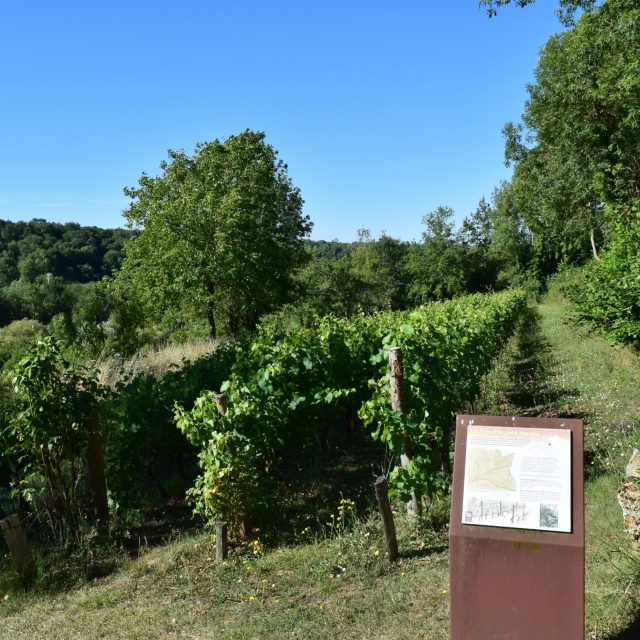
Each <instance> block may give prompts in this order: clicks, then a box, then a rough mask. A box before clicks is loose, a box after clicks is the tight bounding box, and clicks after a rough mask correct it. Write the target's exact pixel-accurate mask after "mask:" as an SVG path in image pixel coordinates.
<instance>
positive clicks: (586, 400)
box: [0, 298, 640, 640]
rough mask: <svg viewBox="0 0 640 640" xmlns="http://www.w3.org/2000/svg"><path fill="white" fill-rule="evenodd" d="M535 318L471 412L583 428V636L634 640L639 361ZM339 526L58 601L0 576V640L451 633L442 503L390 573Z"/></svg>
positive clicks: (207, 545)
mask: <svg viewBox="0 0 640 640" xmlns="http://www.w3.org/2000/svg"><path fill="white" fill-rule="evenodd" d="M538 311H539V314H538V316H537V317H534V316H532V317H531V318H529V319H528V320H527V322H525V324H524V325H523V327H522V330H521V331H520V333H519V335H518V336H517V338H515V339H514V340H513V341H512V342H511V343H510V345H509V348H508V349H507V351H506V352H505V354H504V356H503V357H501V358H500V361H499V362H498V363H497V366H496V368H495V371H494V372H493V373H492V375H491V376H489V377H488V378H487V380H486V381H485V385H484V396H483V399H482V401H481V402H480V403H479V404H478V406H477V411H478V412H482V413H502V414H521V415H522V414H527V415H534V414H535V415H547V416H555V415H572V416H580V417H583V418H584V419H585V423H586V426H587V446H588V449H589V464H588V465H587V466H588V469H587V472H588V482H587V486H586V496H587V512H586V518H587V532H588V533H587V536H588V540H587V545H588V547H587V632H588V633H587V637H588V638H589V639H590V640H591V639H592V640H595V639H603V640H604V639H607V640H631V639H636V640H637V638H638V637H640V626H639V623H638V620H640V617H638V615H637V614H638V610H637V603H638V602H640V590H639V580H638V578H639V576H640V562H639V561H638V559H637V557H634V556H633V554H632V553H631V551H630V546H629V544H628V541H627V540H626V538H625V536H624V532H623V530H622V520H621V515H620V509H619V507H618V505H617V502H616V496H615V490H616V487H617V485H618V483H619V481H620V477H621V474H620V470H621V469H622V468H623V466H624V463H625V462H626V459H627V458H628V455H629V452H630V447H631V445H632V442H633V439H634V434H635V435H636V442H637V440H638V438H637V435H638V434H639V433H640V428H639V427H640V393H638V390H639V389H640V364H639V363H638V359H637V358H636V357H635V356H634V355H632V354H631V353H629V352H627V351H624V350H618V349H615V348H612V347H611V346H610V345H609V344H608V343H607V342H606V341H605V340H603V339H601V338H599V337H597V336H594V335H590V334H588V333H586V332H585V331H582V330H577V329H575V328H574V327H572V326H570V325H567V324H565V323H564V322H563V310H562V307H561V304H560V302H559V301H558V300H557V299H555V298H547V299H546V300H545V301H544V302H543V303H542V304H541V305H539V309H538ZM337 507H338V505H336V508H337ZM343 513H344V512H343ZM339 515H340V512H338V511H336V517H338V516H339ZM345 518H346V520H347V521H348V522H349V525H348V526H344V527H342V526H340V525H338V526H335V525H329V524H326V523H321V524H322V525H323V526H325V534H326V535H324V536H318V538H317V539H315V540H306V539H305V534H304V532H302V533H301V534H300V536H299V538H300V543H299V544H298V545H297V546H290V547H284V548H280V549H275V550H272V551H267V552H266V553H265V554H264V555H261V554H258V556H257V557H256V556H253V555H252V554H251V553H250V551H247V553H246V554H245V555H244V556H238V557H236V558H232V559H231V560H230V561H229V563H228V564H227V566H223V567H216V566H214V564H213V562H212V558H213V556H214V555H215V552H214V547H213V544H212V543H211V541H210V540H209V539H208V538H207V537H206V536H204V535H201V536H196V537H190V538H185V539H183V540H177V541H174V542H171V543H168V544H166V545H164V546H162V547H158V548H156V549H153V550H149V551H148V552H147V553H145V554H143V555H142V556H141V557H140V558H139V559H137V560H132V561H130V562H128V563H126V564H125V565H124V566H122V567H121V568H120V570H119V571H118V572H116V573H114V574H113V575H111V576H108V577H106V578H102V579H100V580H96V581H95V582H93V583H90V584H88V585H86V586H83V587H82V588H79V589H76V590H72V591H69V592H67V593H61V594H51V595H44V594H40V595H28V596H17V595H15V593H10V594H8V597H7V598H6V599H3V584H2V581H1V578H0V638H7V639H9V638H11V639H12V640H21V639H27V638H28V639H29V640H35V639H39V638H43V639H44V638H46V639H47V640H57V639H60V640H62V639H64V640H67V639H68V640H71V639H76V638H112V639H114V640H115V639H124V638H127V639H136V638H140V639H143V638H145V639H146V638H166V639H173V638H176V639H177V638H191V639H199V640H205V639H213V638H216V639H231V638H234V639H250V638H274V639H278V638H300V639H304V640H307V639H314V638H334V637H340V638H343V639H353V640H356V639H362V638H367V639H372V640H383V639H384V640H391V639H405V638H406V639H407V640H409V639H414V638H418V637H420V638H429V639H433V640H445V639H446V638H448V634H449V630H448V593H447V586H448V565H447V550H446V549H447V547H446V545H447V538H446V526H445V523H446V520H447V505H446V503H443V504H437V505H436V506H435V508H434V510H433V514H432V521H431V522H430V523H425V525H424V528H423V529H422V530H420V531H416V530H415V529H414V528H412V527H410V526H409V525H408V523H406V522H404V521H403V520H402V519H400V522H399V541H400V547H401V549H402V550H403V553H404V555H403V557H402V559H401V561H400V562H399V563H397V564H395V565H393V566H389V564H388V563H387V562H386V561H385V559H384V548H383V545H382V541H381V540H380V530H379V526H378V522H377V519H376V518H375V517H373V518H370V519H363V518H356V517H355V516H354V517H353V518H352V516H351V514H350V512H347V513H346V514H345ZM307 535H308V534H307Z"/></svg>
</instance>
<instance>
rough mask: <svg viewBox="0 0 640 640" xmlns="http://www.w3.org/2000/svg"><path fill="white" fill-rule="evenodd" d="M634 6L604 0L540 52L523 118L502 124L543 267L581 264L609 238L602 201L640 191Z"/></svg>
mask: <svg viewBox="0 0 640 640" xmlns="http://www.w3.org/2000/svg"><path fill="white" fill-rule="evenodd" d="M638 47H640V8H639V7H638V5H637V3H636V2H633V1H631V0H608V1H607V2H605V3H604V4H602V6H599V7H597V8H594V9H593V10H592V11H590V12H588V13H585V14H584V15H582V16H581V18H580V19H579V20H578V21H577V23H576V25H575V27H574V28H573V29H570V30H567V31H565V32H563V33H560V34H556V35H554V36H552V37H551V38H550V39H549V41H548V42H547V44H546V45H545V47H544V48H543V50H542V53H541V56H540V60H539V63H538V66H537V69H536V71H535V83H534V84H532V85H530V86H529V87H528V91H529V99H528V101H527V103H526V107H525V111H524V114H523V116H522V124H519V125H514V124H511V123H509V124H507V125H506V126H505V129H504V133H505V136H506V149H505V156H506V160H507V162H508V163H513V164H514V165H515V168H514V175H513V179H512V190H513V197H514V200H515V206H516V209H517V211H518V212H519V213H520V215H521V217H522V218H523V219H524V221H525V222H526V224H527V226H528V228H529V229H530V230H531V231H532V232H533V234H534V236H535V237H536V238H538V239H539V242H538V255H539V262H540V268H541V269H542V271H543V273H545V274H546V273H550V272H552V271H554V270H555V269H556V268H557V266H558V265H560V264H563V263H580V262H584V261H585V259H586V258H587V256H588V255H589V254H590V253H591V237H593V241H594V242H595V243H598V244H600V245H602V243H603V242H606V240H607V239H608V232H609V229H608V226H607V224H606V223H607V219H606V217H605V215H604V213H603V208H602V204H603V203H609V204H619V205H625V204H627V205H628V204H629V203H630V202H632V201H633V200H634V199H635V198H637V197H638V194H639V193H640V168H639V167H640V165H639V164H638V161H637V141H638V138H639V136H640V107H639V105H640V76H639V75H638V65H637V59H636V56H633V55H629V52H630V51H637V50H638Z"/></svg>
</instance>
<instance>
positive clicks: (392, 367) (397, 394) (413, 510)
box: [389, 347, 422, 517]
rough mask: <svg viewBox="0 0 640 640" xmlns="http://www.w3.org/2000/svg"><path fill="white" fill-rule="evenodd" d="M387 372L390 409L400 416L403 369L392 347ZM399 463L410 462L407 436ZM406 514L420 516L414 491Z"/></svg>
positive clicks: (399, 355)
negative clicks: (388, 375)
mask: <svg viewBox="0 0 640 640" xmlns="http://www.w3.org/2000/svg"><path fill="white" fill-rule="evenodd" d="M389 372H390V383H391V408H392V409H393V410H394V411H399V412H400V413H402V414H405V415H406V413H407V411H406V404H405V397H404V368H403V365H402V349H401V348H400V347H394V348H393V349H389ZM400 462H401V463H402V466H403V467H406V466H407V465H408V464H409V462H411V442H410V439H409V436H408V434H405V438H404V452H403V453H402V455H401V456H400ZM407 513H408V514H409V515H411V516H414V517H417V516H420V515H421V514H422V506H421V504H420V499H419V497H418V495H417V494H416V492H415V491H412V492H411V501H410V502H409V503H407Z"/></svg>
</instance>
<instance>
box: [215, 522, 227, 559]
mask: <svg viewBox="0 0 640 640" xmlns="http://www.w3.org/2000/svg"><path fill="white" fill-rule="evenodd" d="M226 559H227V523H226V522H216V562H217V563H218V564H220V563H221V562H224V561H225V560H226Z"/></svg>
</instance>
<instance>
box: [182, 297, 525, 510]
mask: <svg viewBox="0 0 640 640" xmlns="http://www.w3.org/2000/svg"><path fill="white" fill-rule="evenodd" d="M525 303H526V300H525V295H524V293H523V292H521V291H510V292H505V293H500V294H491V295H474V296H469V297H465V298H460V299H457V300H453V301H448V302H442V303H435V304H431V305H428V306H425V307H422V308H420V309H417V310H415V311H412V312H395V313H392V312H388V313H381V314H376V315H374V316H370V317H365V316H361V317H356V318H352V319H350V320H341V319H336V318H331V317H330V318H324V319H322V320H320V321H319V322H318V324H317V325H316V326H314V327H313V328H309V329H304V330H300V331H297V332H291V333H285V332H279V331H277V330H275V329H273V328H270V329H265V330H263V331H262V332H261V333H260V334H259V335H258V336H257V338H256V339H255V340H254V341H253V342H252V343H251V344H250V345H249V346H245V347H238V349H237V351H236V354H235V363H234V364H233V366H232V369H231V375H230V377H229V379H228V380H226V381H225V382H224V383H223V384H222V386H221V389H220V390H221V392H222V393H224V394H225V397H226V405H227V408H226V411H224V412H221V411H219V407H218V403H217V400H216V394H215V393H213V392H205V393H204V394H202V395H201V396H200V397H199V398H198V399H197V400H196V402H195V405H194V406H193V408H192V409H191V410H184V409H182V408H178V409H177V410H176V419H177V424H178V427H179V428H180V429H181V430H182V431H183V433H184V434H185V435H186V436H187V437H188V438H189V440H190V441H191V442H192V443H193V444H194V445H195V446H196V447H197V448H198V449H199V451H200V454H199V461H200V466H201V469H202V474H201V475H200V476H199V478H198V479H197V481H196V484H195V486H194V487H193V489H192V490H191V497H192V499H193V500H194V503H195V505H196V510H197V511H199V512H200V513H201V514H202V515H204V516H205V517H206V518H207V519H208V520H209V521H210V522H212V521H214V520H216V519H220V518H222V519H227V520H231V521H234V520H235V521H237V520H238V518H240V517H242V515H243V514H244V515H246V514H249V513H251V512H252V511H253V510H254V509H255V508H256V506H257V505H258V504H259V503H260V501H261V500H263V499H264V498H265V497H266V495H265V492H266V488H267V487H268V486H269V484H270V483H269V474H270V473H271V472H272V470H273V469H274V468H275V467H276V466H277V464H278V461H279V458H280V456H281V455H282V453H283V452H284V451H291V450H298V451H303V450H305V449H307V448H310V447H313V446H315V443H316V442H317V439H318V435H319V434H322V433H323V432H325V431H326V429H327V428H328V426H329V425H331V423H332V422H333V421H335V420H340V419H341V416H344V413H345V411H346V410H347V409H348V407H349V406H353V404H354V403H355V404H356V405H357V406H358V407H359V415H360V417H361V418H362V420H363V421H364V423H365V425H367V426H368V427H369V428H370V429H372V430H373V437H374V438H377V439H379V440H382V441H384V442H385V443H386V444H387V445H388V447H389V449H390V450H391V451H392V452H393V453H396V454H400V453H401V452H402V450H403V448H406V447H407V446H409V447H410V449H411V454H412V455H411V462H410V464H409V465H408V466H405V467H396V469H394V471H393V472H392V474H391V478H390V479H391V482H392V486H393V487H394V488H395V490H396V491H399V492H400V493H401V494H407V493H408V492H409V491H418V492H419V493H420V494H422V495H425V494H433V493H434V492H436V491H437V490H438V489H439V488H440V487H442V486H443V485H444V483H445V481H446V475H447V469H448V464H449V447H450V440H451V438H450V425H451V422H452V416H453V413H454V412H455V411H456V410H458V409H460V408H462V407H464V406H465V404H466V403H468V402H470V401H472V400H473V399H474V398H475V397H476V396H477V393H478V390H479V383H480V380H481V378H482V376H483V374H484V373H486V372H487V371H488V369H489V368H490V366H491V362H492V360H493V358H494V357H495V355H496V354H497V353H498V352H499V351H500V348H501V346H502V345H503V344H504V342H505V341H506V339H507V338H508V337H509V336H510V335H511V333H512V332H513V330H514V328H515V325H516V322H517V320H518V317H519V316H520V314H521V311H522V309H523V306H524V305H525ZM394 346H400V347H402V349H403V351H404V353H405V357H404V359H405V382H406V385H407V388H406V397H407V411H406V413H405V414H404V415H403V414H400V413H399V412H397V411H392V410H391V406H390V402H389V391H388V388H389V378H388V373H387V353H388V350H389V348H391V347H394Z"/></svg>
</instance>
